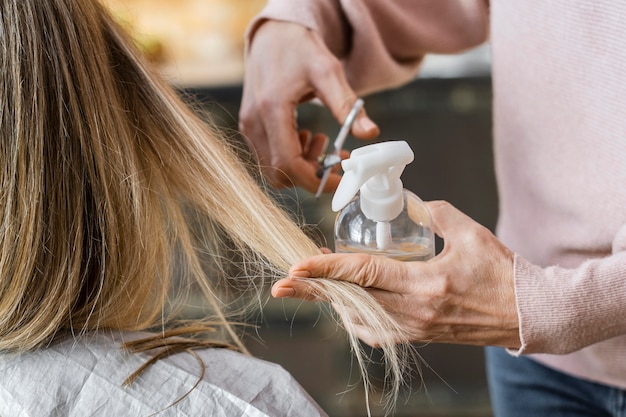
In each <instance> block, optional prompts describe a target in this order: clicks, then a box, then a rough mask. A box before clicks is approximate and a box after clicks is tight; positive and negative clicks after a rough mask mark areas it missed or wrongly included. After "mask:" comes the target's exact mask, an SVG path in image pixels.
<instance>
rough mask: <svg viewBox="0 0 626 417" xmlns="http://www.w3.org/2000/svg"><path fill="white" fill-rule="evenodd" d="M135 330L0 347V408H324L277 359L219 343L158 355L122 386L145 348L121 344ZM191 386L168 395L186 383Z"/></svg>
mask: <svg viewBox="0 0 626 417" xmlns="http://www.w3.org/2000/svg"><path fill="white" fill-rule="evenodd" d="M136 337H137V335H136V334H129V333H113V334H99V335H89V336H83V337H81V338H80V339H79V340H74V339H72V338H71V337H70V338H66V339H65V340H64V341H62V342H57V343H53V344H52V345H51V346H49V347H47V348H44V349H41V350H39V351H36V352H32V353H26V354H22V355H15V354H7V353H5V354H0V416H2V417H52V416H55V417H56V416H59V417H60V416H64V417H65V416H68V417H87V416H98V417H100V416H101V417H121V416H133V417H135V416H142V417H147V416H151V415H154V416H163V417H165V416H168V417H169V416H189V417H200V416H211V417H233V416H250V417H268V416H271V417H276V416H289V417H293V416H296V417H297V416H302V417H304V416H306V417H312V416H326V414H325V413H324V411H322V410H321V408H320V407H319V406H318V405H317V404H316V403H315V402H314V401H313V400H312V399H311V398H310V397H309V395H308V394H307V393H306V392H305V391H304V389H302V387H301V386H300V385H299V384H298V383H297V382H296V381H295V380H294V379H293V377H292V376H291V375H290V374H289V373H288V372H287V371H285V370H284V369H283V368H282V367H280V366H278V365H275V364H272V363H268V362H265V361H263V360H260V359H256V358H252V357H249V356H246V355H243V354H241V353H237V352H233V351H229V350H225V349H202V350H196V351H195V352H196V353H197V354H198V355H199V356H200V357H201V358H202V360H203V361H204V366H205V375H204V377H203V378H202V380H201V381H200V383H199V385H198V386H197V387H196V388H195V389H193V390H191V388H192V387H193V386H194V385H195V384H196V382H198V378H199V376H200V374H201V368H200V366H201V365H200V363H199V362H198V360H197V358H195V357H194V356H193V355H192V354H189V353H179V354H175V355H172V356H170V357H168V358H164V359H160V360H158V361H157V362H156V363H155V364H153V365H151V366H150V367H149V368H148V369H146V370H145V371H144V372H143V373H142V374H141V375H140V376H139V377H138V378H137V379H136V380H135V381H134V382H133V383H132V384H131V385H130V386H126V387H125V386H122V384H123V382H124V380H125V379H126V378H128V376H129V375H131V374H132V373H133V372H134V371H136V370H137V369H138V368H139V366H141V365H142V364H143V363H144V362H145V361H146V360H147V359H149V358H150V356H149V354H143V353H141V354H135V353H129V352H127V351H124V350H122V349H121V348H120V344H121V342H122V341H123V339H125V340H130V338H136ZM190 390H191V392H190V393H189V395H187V396H186V397H185V398H184V399H182V400H181V401H180V402H178V403H176V404H175V405H172V404H173V403H175V402H176V401H177V400H178V399H179V398H181V397H182V396H184V395H185V394H186V393H187V392H188V391H190Z"/></svg>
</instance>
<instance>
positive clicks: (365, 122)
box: [358, 117, 378, 132]
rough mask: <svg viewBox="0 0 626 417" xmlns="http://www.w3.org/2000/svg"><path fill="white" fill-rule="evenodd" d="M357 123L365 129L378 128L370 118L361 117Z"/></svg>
mask: <svg viewBox="0 0 626 417" xmlns="http://www.w3.org/2000/svg"><path fill="white" fill-rule="evenodd" d="M358 123H359V127H360V128H361V129H363V130H365V131H368V132H369V131H370V130H374V129H378V126H376V124H374V122H372V121H371V120H370V119H368V118H367V117H361V118H360V119H359V121H358Z"/></svg>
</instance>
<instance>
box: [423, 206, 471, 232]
mask: <svg viewBox="0 0 626 417" xmlns="http://www.w3.org/2000/svg"><path fill="white" fill-rule="evenodd" d="M426 206H427V207H428V210H429V211H430V214H431V216H432V217H433V229H434V231H435V233H437V235H439V236H440V237H441V238H443V239H444V240H445V239H446V235H448V237H450V235H452V234H454V233H459V232H462V231H467V230H470V228H471V226H472V225H475V224H477V223H476V222H475V221H474V220H472V218H471V217H469V216H468V215H466V214H465V213H463V212H462V211H460V210H459V209H457V208H456V207H454V206H453V205H452V204H450V203H448V202H447V201H429V202H426Z"/></svg>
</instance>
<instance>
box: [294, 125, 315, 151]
mask: <svg viewBox="0 0 626 417" xmlns="http://www.w3.org/2000/svg"><path fill="white" fill-rule="evenodd" d="M312 138H313V135H312V134H311V132H310V131H308V130H301V131H299V132H298V139H300V146H301V147H302V153H303V154H304V155H306V154H307V153H308V152H309V147H310V146H311V141H312Z"/></svg>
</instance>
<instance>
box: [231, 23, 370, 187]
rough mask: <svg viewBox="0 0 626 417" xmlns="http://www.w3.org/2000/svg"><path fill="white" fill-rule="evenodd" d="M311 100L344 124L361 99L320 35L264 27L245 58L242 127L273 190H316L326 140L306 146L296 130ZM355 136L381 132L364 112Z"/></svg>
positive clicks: (332, 182)
mask: <svg viewBox="0 0 626 417" xmlns="http://www.w3.org/2000/svg"><path fill="white" fill-rule="evenodd" d="M313 98H319V99H320V100H321V101H322V103H324V104H325V105H326V106H327V107H328V108H329V109H330V110H331V112H332V113H333V115H334V117H335V118H336V119H337V121H338V122H339V124H343V122H344V121H345V119H346V117H347V116H348V113H350V109H351V108H352V105H353V104H354V102H355V101H356V99H357V96H356V94H355V93H354V91H353V90H352V89H351V88H350V86H349V85H348V82H347V81H346V77H345V74H344V72H343V68H342V66H341V64H340V62H339V61H338V60H337V58H336V57H335V56H334V55H333V54H332V53H331V52H330V51H329V49H328V48H327V47H326V45H324V42H323V41H322V40H321V38H320V36H319V35H318V34H317V33H315V32H313V31H311V30H309V29H307V28H305V27H304V26H301V25H298V24H295V23H288V22H280V21H272V20H270V21H266V22H265V23H263V24H262V25H261V27H260V28H258V30H257V31H256V33H255V34H254V39H253V40H252V42H251V45H250V48H249V51H248V54H247V57H246V74H245V79H244V91H243V99H242V103H241V112H240V114H239V120H240V122H239V127H240V130H241V132H242V133H243V135H244V137H245V138H246V140H247V141H248V142H249V144H251V145H252V147H253V148H254V149H255V150H256V152H257V156H258V158H259V162H260V163H261V165H262V167H263V172H264V174H265V176H266V178H267V179H268V180H269V182H270V184H271V185H273V186H274V187H284V186H292V185H294V184H295V185H299V186H302V187H303V188H305V189H307V190H309V191H316V190H317V187H318V185H319V182H320V179H319V178H318V177H317V176H316V175H315V174H316V171H317V169H318V156H319V155H320V153H321V152H322V151H323V149H324V144H325V143H324V142H325V140H326V139H327V138H326V137H325V136H323V135H313V136H312V137H311V140H310V141H309V142H308V143H305V142H303V141H302V140H298V139H299V137H298V132H297V126H296V109H297V107H298V105H299V104H301V103H302V102H304V101H307V100H310V99H313ZM351 132H352V134H353V135H354V136H355V137H359V138H363V139H371V138H374V137H376V136H377V135H378V127H377V126H376V125H375V124H374V123H373V122H372V121H371V120H370V119H369V118H368V117H367V115H366V114H365V111H363V110H362V111H361V113H360V114H359V116H358V117H357V119H356V121H355V123H354V125H353V126H352V131H351ZM300 139H301V138H300ZM303 145H304V146H303ZM339 179H340V177H339V175H337V174H336V173H334V174H333V175H331V177H330V178H329V180H328V183H327V184H326V187H325V191H332V190H334V189H335V188H336V187H337V185H338V183H339Z"/></svg>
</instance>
